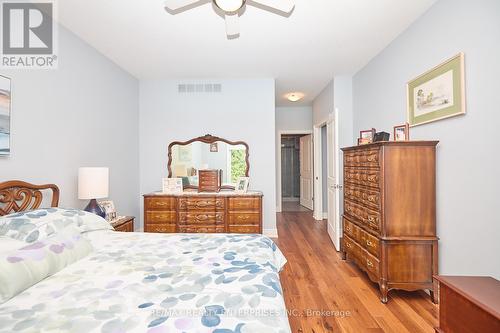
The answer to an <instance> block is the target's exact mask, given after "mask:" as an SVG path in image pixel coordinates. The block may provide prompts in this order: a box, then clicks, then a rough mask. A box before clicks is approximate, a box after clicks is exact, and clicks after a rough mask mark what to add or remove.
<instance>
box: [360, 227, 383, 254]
mask: <svg viewBox="0 0 500 333" xmlns="http://www.w3.org/2000/svg"><path fill="white" fill-rule="evenodd" d="M361 231H362V232H363V239H364V243H363V244H362V245H363V246H364V247H365V249H366V250H367V251H368V252H370V254H372V255H373V256H375V257H377V258H380V254H379V253H380V241H379V239H378V238H377V237H375V236H372V235H370V234H369V233H367V232H366V231H364V230H361Z"/></svg>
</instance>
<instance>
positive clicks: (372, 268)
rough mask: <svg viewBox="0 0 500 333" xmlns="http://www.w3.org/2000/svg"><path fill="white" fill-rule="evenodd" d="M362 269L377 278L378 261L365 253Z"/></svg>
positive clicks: (378, 274) (378, 273) (378, 271)
mask: <svg viewBox="0 0 500 333" xmlns="http://www.w3.org/2000/svg"><path fill="white" fill-rule="evenodd" d="M364 268H365V269H366V270H367V271H368V272H370V273H371V274H373V275H375V276H376V277H377V278H378V277H379V276H380V261H379V260H378V259H377V258H375V257H374V256H372V255H371V254H369V253H365V267H364Z"/></svg>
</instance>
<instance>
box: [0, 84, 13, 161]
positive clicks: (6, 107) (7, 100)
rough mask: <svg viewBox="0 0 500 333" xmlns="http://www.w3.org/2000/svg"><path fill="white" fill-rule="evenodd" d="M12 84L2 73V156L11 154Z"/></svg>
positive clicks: (0, 103) (0, 131) (0, 108)
mask: <svg viewBox="0 0 500 333" xmlns="http://www.w3.org/2000/svg"><path fill="white" fill-rule="evenodd" d="M10 118H11V85H10V79H9V78H8V77H5V76H3V75H0V156H6V155H10V146H11V144H10V142H11V139H10V134H11V133H10V124H11V122H10Z"/></svg>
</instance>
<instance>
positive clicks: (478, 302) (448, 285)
mask: <svg viewBox="0 0 500 333" xmlns="http://www.w3.org/2000/svg"><path fill="white" fill-rule="evenodd" d="M434 278H435V279H436V280H437V281H439V288H440V292H439V327H436V329H435V331H436V332H438V333H454V332H463V333H498V332H500V281H498V280H496V279H494V278H492V277H483V276H435V277H434Z"/></svg>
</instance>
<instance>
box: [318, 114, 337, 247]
mask: <svg viewBox="0 0 500 333" xmlns="http://www.w3.org/2000/svg"><path fill="white" fill-rule="evenodd" d="M338 124H339V118H338V111H337V110H335V111H334V112H333V113H332V114H330V116H329V119H328V120H327V121H326V122H324V123H321V124H318V125H315V126H314V147H315V151H314V180H315V184H314V197H315V198H317V199H318V200H315V201H314V219H316V220H323V219H326V220H327V230H328V235H329V236H330V238H331V240H332V242H333V244H334V245H335V248H336V249H337V251H339V250H340V233H341V226H340V225H341V220H340V196H341V193H340V191H341V189H342V186H341V185H340V180H341V179H340V166H339V163H340V149H339V144H338V143H339V140H338V135H339V130H338Z"/></svg>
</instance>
